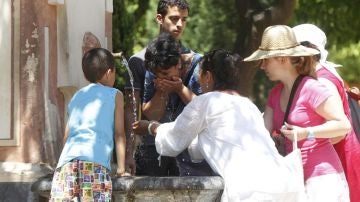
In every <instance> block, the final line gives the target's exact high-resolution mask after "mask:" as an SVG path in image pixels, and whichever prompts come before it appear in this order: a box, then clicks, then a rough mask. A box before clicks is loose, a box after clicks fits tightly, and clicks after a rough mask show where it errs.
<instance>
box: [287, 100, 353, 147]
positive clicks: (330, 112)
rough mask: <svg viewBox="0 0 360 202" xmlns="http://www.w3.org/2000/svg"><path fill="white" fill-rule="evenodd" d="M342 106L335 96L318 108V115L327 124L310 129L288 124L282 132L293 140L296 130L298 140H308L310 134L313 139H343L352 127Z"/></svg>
mask: <svg viewBox="0 0 360 202" xmlns="http://www.w3.org/2000/svg"><path fill="white" fill-rule="evenodd" d="M341 105H342V103H341V102H340V103H339V100H337V99H336V98H335V97H334V96H330V97H328V98H327V99H326V100H325V101H324V102H323V103H321V104H320V105H319V106H318V107H317V108H316V113H318V114H319V115H321V116H322V117H324V119H325V120H326V122H325V123H323V124H321V125H318V126H313V127H309V128H302V127H298V126H292V125H289V124H286V125H285V126H286V127H285V128H284V129H281V132H282V133H283V134H284V135H286V136H287V137H288V138H290V139H292V133H293V131H292V130H294V129H295V130H296V131H297V134H298V140H302V139H306V138H308V136H309V134H310V133H312V134H311V136H312V138H335V137H343V136H345V135H346V133H347V132H348V131H349V130H350V128H351V125H350V122H349V120H348V119H347V118H346V116H345V114H344V111H343V110H342V108H341V107H339V106H341Z"/></svg>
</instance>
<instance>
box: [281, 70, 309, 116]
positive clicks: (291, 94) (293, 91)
mask: <svg viewBox="0 0 360 202" xmlns="http://www.w3.org/2000/svg"><path fill="white" fill-rule="evenodd" d="M303 78H304V76H303V75H299V76H298V77H297V78H296V80H295V81H294V85H293V86H292V88H291V92H290V97H289V101H288V104H287V106H286V111H285V116H284V122H287V118H288V116H289V113H290V108H291V105H292V102H293V100H294V96H295V93H296V90H297V88H298V86H299V84H300V82H301V80H302V79H303Z"/></svg>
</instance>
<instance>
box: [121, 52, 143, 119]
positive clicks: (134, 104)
mask: <svg viewBox="0 0 360 202" xmlns="http://www.w3.org/2000/svg"><path fill="white" fill-rule="evenodd" d="M121 64H122V65H124V66H125V67H126V70H127V72H128V74H129V77H130V84H131V95H129V96H131V97H132V99H133V100H132V102H133V103H132V106H133V115H134V116H133V117H134V120H133V122H135V121H137V120H138V117H137V103H136V99H135V89H134V76H133V74H132V72H131V70H130V68H129V64H128V62H127V60H126V58H125V57H124V56H121ZM139 118H140V117H139Z"/></svg>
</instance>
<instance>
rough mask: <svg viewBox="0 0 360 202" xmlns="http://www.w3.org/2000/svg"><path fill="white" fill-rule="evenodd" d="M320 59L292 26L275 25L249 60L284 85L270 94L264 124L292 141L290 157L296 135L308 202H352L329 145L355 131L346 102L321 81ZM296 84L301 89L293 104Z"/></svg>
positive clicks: (297, 91) (339, 165)
mask: <svg viewBox="0 0 360 202" xmlns="http://www.w3.org/2000/svg"><path fill="white" fill-rule="evenodd" d="M317 54H319V51H317V50H315V49H312V48H308V47H305V46H302V45H300V44H299V43H298V42H297V40H296V37H295V34H294V32H293V30H292V29H291V28H290V27H288V26H286V25H275V26H270V27H268V28H266V29H265V31H264V33H263V36H262V41H261V45H260V47H259V49H258V50H257V51H255V52H254V53H253V54H252V55H250V56H249V57H247V58H245V61H254V60H261V69H263V70H264V71H265V74H266V75H267V77H268V78H269V79H270V80H271V81H279V83H278V84H277V85H275V86H274V87H273V89H271V91H270V93H269V97H268V101H267V106H266V109H265V112H264V120H265V125H266V128H267V129H268V130H269V132H270V133H274V131H276V132H277V133H281V134H282V135H284V136H285V137H286V138H288V139H286V140H285V145H286V149H285V150H286V152H287V153H288V152H290V150H291V148H290V147H289V146H288V145H290V143H291V141H290V140H289V139H291V138H292V134H295V133H296V134H297V136H298V147H299V148H300V150H301V154H302V160H303V168H304V180H305V188H306V193H307V196H308V199H309V201H314V202H319V201H327V202H328V201H334V202H335V201H336V202H337V201H339V202H340V201H341V202H343V201H349V189H348V185H347V181H346V179H345V175H344V171H343V167H342V165H341V162H340V160H339V157H338V155H337V153H336V151H335V149H334V147H333V146H332V144H331V141H330V140H331V139H332V138H335V137H342V136H344V135H345V134H346V133H347V132H348V131H349V129H350V127H351V126H350V122H349V120H348V119H347V117H346V115H345V114H344V112H343V110H342V109H341V108H339V107H338V106H339V105H341V102H340V101H339V100H338V99H335V97H334V96H333V95H332V93H331V91H330V90H328V88H327V87H326V86H324V85H323V84H321V83H320V82H319V81H317V79H316V74H315V68H314V65H315V61H314V58H313V56H314V55H317ZM295 81H299V83H298V87H297V88H296V91H294V92H295V93H294V94H293V100H292V102H291V103H289V98H290V93H291V91H292V88H293V85H294V83H295ZM288 105H289V113H288V116H287V117H285V112H286V109H287V107H288ZM285 118H286V119H285ZM284 119H285V120H286V121H284Z"/></svg>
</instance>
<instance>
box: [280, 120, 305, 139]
mask: <svg viewBox="0 0 360 202" xmlns="http://www.w3.org/2000/svg"><path fill="white" fill-rule="evenodd" d="M295 131H296V135H297V140H298V141H299V140H303V139H306V138H307V134H308V131H307V129H306V128H301V127H299V126H295V125H290V124H288V123H285V124H284V125H283V126H282V127H281V129H280V132H281V133H282V134H283V135H284V136H285V137H286V138H288V139H290V140H294V132H295Z"/></svg>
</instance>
